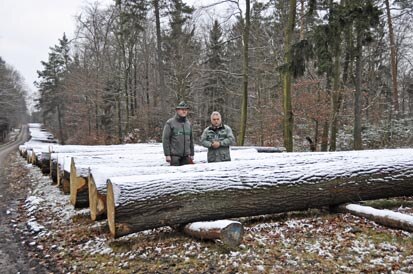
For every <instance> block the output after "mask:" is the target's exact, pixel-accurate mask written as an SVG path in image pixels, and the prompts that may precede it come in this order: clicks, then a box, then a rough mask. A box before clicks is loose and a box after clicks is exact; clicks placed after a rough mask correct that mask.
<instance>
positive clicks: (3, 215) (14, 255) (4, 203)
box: [0, 127, 35, 274]
mask: <svg viewBox="0 0 413 274" xmlns="http://www.w3.org/2000/svg"><path fill="white" fill-rule="evenodd" d="M27 138H28V137H27V130H26V128H25V127H24V128H23V130H22V131H21V133H20V134H19V136H18V137H17V139H16V140H15V141H13V142H10V143H7V144H5V145H2V146H0V235H1V236H0V269H1V271H0V272H1V273H14V274H15V273H35V272H34V271H33V270H32V269H31V267H30V266H29V259H28V258H27V255H26V252H25V250H24V247H23V246H22V244H20V241H19V236H18V235H15V234H14V232H13V229H12V223H11V220H12V218H13V212H16V210H15V209H16V208H17V205H18V203H17V201H18V198H19V196H22V197H20V198H23V197H24V195H25V193H13V192H12V191H11V189H10V185H9V184H10V182H9V181H8V180H7V174H6V170H5V167H6V166H7V161H8V159H9V155H10V153H12V152H15V151H16V149H17V147H18V145H19V144H21V143H24V142H25V141H26V140H27Z"/></svg>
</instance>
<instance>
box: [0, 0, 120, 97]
mask: <svg viewBox="0 0 413 274" xmlns="http://www.w3.org/2000/svg"><path fill="white" fill-rule="evenodd" d="M89 2H94V1H92V0H0V56H1V57H2V58H3V59H4V61H6V63H8V64H10V65H12V66H13V67H14V68H15V69H16V70H17V71H19V72H20V73H21V74H22V76H23V77H24V78H25V80H26V84H27V86H28V88H29V89H30V90H31V91H33V90H35V88H34V85H33V81H35V80H37V73H36V71H37V70H41V69H42V66H41V64H40V61H47V59H48V53H49V47H51V46H53V45H56V44H57V43H58V39H60V38H62V36H63V33H64V32H65V33H66V35H67V36H68V37H69V38H71V37H73V33H74V29H75V25H76V23H75V19H74V17H75V15H76V14H78V13H79V12H80V11H81V7H82V6H86V5H87V3H89ZM98 2H100V3H102V5H108V4H110V3H113V0H99V1H98Z"/></svg>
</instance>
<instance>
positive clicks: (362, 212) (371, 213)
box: [339, 204, 413, 232]
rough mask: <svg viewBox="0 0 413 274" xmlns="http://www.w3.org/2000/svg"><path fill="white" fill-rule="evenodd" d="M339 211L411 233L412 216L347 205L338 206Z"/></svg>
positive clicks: (386, 210)
mask: <svg viewBox="0 0 413 274" xmlns="http://www.w3.org/2000/svg"><path fill="white" fill-rule="evenodd" d="M339 211H341V212H348V213H351V214H353V215H356V216H359V217H363V218H366V219H369V220H371V221H374V222H376V223H378V224H380V225H383V226H386V227H390V228H396V229H402V230H406V231H410V232H413V216H410V215H407V214H403V213H400V212H394V211H391V210H388V209H375V208H373V207H370V206H362V205H357V204H347V205H341V206H339Z"/></svg>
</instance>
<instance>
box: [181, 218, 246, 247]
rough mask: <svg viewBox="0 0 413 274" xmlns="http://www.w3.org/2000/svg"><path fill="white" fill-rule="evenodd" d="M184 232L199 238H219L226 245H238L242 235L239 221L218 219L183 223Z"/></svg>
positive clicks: (242, 231)
mask: <svg viewBox="0 0 413 274" xmlns="http://www.w3.org/2000/svg"><path fill="white" fill-rule="evenodd" d="M183 231H184V232H185V234H188V235H189V236H191V237H194V238H196V239H201V240H221V241H222V242H223V243H224V244H225V245H226V246H229V247H236V246H238V245H239V244H240V243H241V241H242V237H243V235H244V227H243V226H242V224H241V223H240V222H236V221H231V220H219V221H213V222H195V223H190V224H187V225H185V227H184V228H183Z"/></svg>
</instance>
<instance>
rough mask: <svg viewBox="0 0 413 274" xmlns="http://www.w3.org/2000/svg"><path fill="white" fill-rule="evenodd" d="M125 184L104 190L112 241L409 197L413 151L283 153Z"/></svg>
mask: <svg viewBox="0 0 413 274" xmlns="http://www.w3.org/2000/svg"><path fill="white" fill-rule="evenodd" d="M280 155H282V154H280ZM287 155H288V154H287ZM326 159H328V160H326ZM130 179H131V180H129V181H122V182H121V181H118V182H117V181H116V180H113V179H110V180H108V182H107V184H108V185H107V217H108V224H109V229H110V232H111V234H112V235H113V236H114V237H120V236H123V235H126V234H129V233H133V232H137V231H141V230H145V229H151V228H156V227H160V226H166V225H171V226H175V225H180V224H186V223H191V222H197V221H210V220H219V219H226V218H236V217H245V216H255V215H261V214H272V213H279V212H286V211H293V210H305V209H308V208H319V207H322V206H329V205H338V204H342V203H346V202H349V201H357V200H369V199H378V198H386V197H394V196H401V195H413V149H397V150H376V151H349V152H329V153H327V152H326V153H289V155H288V156H286V157H279V158H273V159H266V160H257V161H254V164H253V165H251V166H250V167H249V168H243V169H239V170H237V171H228V172H226V171H209V172H202V173H193V172H192V173H190V172H189V173H183V174H179V173H178V174H177V173H174V174H157V175H143V176H131V178H130Z"/></svg>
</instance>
